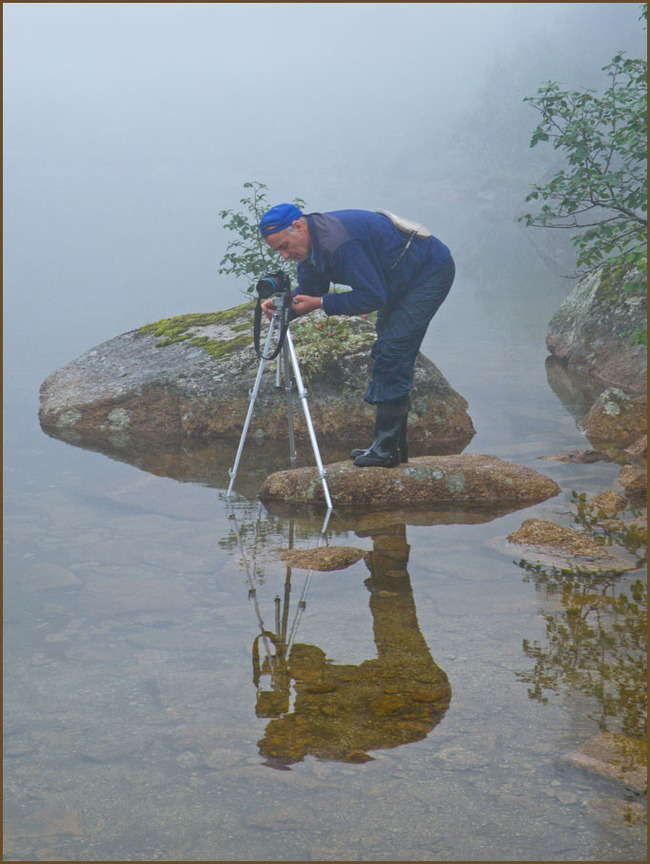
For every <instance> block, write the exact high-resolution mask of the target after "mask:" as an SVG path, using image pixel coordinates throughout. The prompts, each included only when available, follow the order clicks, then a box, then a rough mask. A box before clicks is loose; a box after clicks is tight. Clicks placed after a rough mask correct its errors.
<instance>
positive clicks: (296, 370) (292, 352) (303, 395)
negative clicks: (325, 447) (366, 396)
mask: <svg viewBox="0 0 650 864" xmlns="http://www.w3.org/2000/svg"><path fill="white" fill-rule="evenodd" d="M284 344H285V346H286V347H287V349H288V351H289V356H290V357H291V365H292V366H293V374H294V378H295V380H296V388H297V390H298V396H299V397H300V401H301V402H302V410H303V411H304V414H305V420H306V422H307V429H308V430H309V438H310V439H311V446H312V450H313V451H314V458H315V459H316V465H317V466H318V476H319V477H320V479H321V483H322V484H323V493H324V495H325V502H326V504H327V508H328V510H331V509H332V499H331V498H330V491H329V489H328V487H327V481H326V479H325V468H324V467H323V461H322V459H321V458H320V451H319V449H318V442H317V441H316V433H315V432H314V426H313V424H312V422H311V414H310V413H309V405H308V404H307V391H306V390H305V387H304V384H303V383H302V375H301V374H300V366H299V365H298V358H297V357H296V349H295V348H294V347H293V340H292V339H291V333H290V332H289V331H288V330H287V335H286V339H285V343H284Z"/></svg>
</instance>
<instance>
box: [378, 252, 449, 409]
mask: <svg viewBox="0 0 650 864" xmlns="http://www.w3.org/2000/svg"><path fill="white" fill-rule="evenodd" d="M455 272H456V268H455V265H454V261H453V258H450V259H449V261H447V262H446V263H445V264H443V265H442V266H441V267H440V268H439V269H438V271H437V272H436V274H435V277H434V278H433V280H430V281H428V282H427V283H425V284H420V283H417V282H415V283H413V284H411V285H406V286H405V287H404V290H403V291H402V292H400V293H399V294H395V295H392V296H390V297H389V300H388V302H387V303H386V305H385V306H383V307H382V308H381V309H380V310H379V312H378V313H377V324H376V330H377V339H376V340H375V342H374V344H373V346H372V348H371V351H370V354H371V357H372V359H373V365H372V380H371V383H370V385H369V386H368V389H367V391H366V395H365V396H364V399H365V401H366V402H369V403H370V404H371V405H376V404H377V403H378V402H389V401H391V400H393V399H402V398H404V397H406V396H408V394H409V392H410V390H411V387H412V386H413V369H414V366H415V360H416V358H417V355H418V351H419V350H420V346H421V345H422V340H423V339H424V336H425V333H426V332H427V328H428V326H429V324H430V322H431V319H432V318H433V316H434V315H435V314H436V312H437V311H438V309H439V308H440V306H441V304H442V302H443V300H444V299H445V297H446V296H447V294H449V289H450V288H451V286H452V283H453V281H454V275H455Z"/></svg>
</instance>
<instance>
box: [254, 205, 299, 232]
mask: <svg viewBox="0 0 650 864" xmlns="http://www.w3.org/2000/svg"><path fill="white" fill-rule="evenodd" d="M301 216H302V211H301V210H299V209H298V208H297V207H296V205H295V204H276V205H275V207H271V209H270V210H267V211H266V213H265V214H264V215H263V216H262V218H261V219H260V234H261V235H262V237H268V236H269V234H275V233H276V232H277V231H284V229H285V228H288V227H289V226H290V225H291V223H292V222H295V221H296V219H300V217H301Z"/></svg>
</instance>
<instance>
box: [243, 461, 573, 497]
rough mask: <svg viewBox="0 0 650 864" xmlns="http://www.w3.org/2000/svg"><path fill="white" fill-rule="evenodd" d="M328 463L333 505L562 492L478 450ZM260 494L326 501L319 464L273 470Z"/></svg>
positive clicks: (530, 472)
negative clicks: (388, 462) (366, 464)
mask: <svg viewBox="0 0 650 864" xmlns="http://www.w3.org/2000/svg"><path fill="white" fill-rule="evenodd" d="M325 469H326V480H327V485H328V488H329V491H330V495H331V498H332V502H333V504H334V507H364V508H372V509H373V510H391V509H398V508H404V509H408V508H415V509H417V508H420V509H426V508H449V507H459V508H463V507H467V508H490V507H500V508H504V507H510V508H511V509H518V508H520V507H526V506H530V505H532V504H537V503H539V502H540V501H545V500H546V499H547V498H552V497H554V496H555V495H558V494H559V492H560V488H559V487H558V486H557V484H556V483H555V482H554V481H553V480H551V479H550V478H549V477H546V476H545V475H543V474H539V473H538V472H537V471H533V470H532V469H531V468H526V467H524V466H522V465H516V464H514V463H512V462H505V461H504V460H502V459H498V458H496V457H495V456H485V455H479V454H466V455H455V456H453V455H449V456H421V457H419V458H416V459H411V460H410V461H409V462H407V463H405V464H402V465H399V466H397V467H395V468H357V467H356V466H355V465H353V464H352V462H350V461H347V462H335V463H333V464H331V465H326V466H325ZM259 497H260V498H261V500H262V501H263V502H265V503H267V502H271V503H272V502H274V501H281V502H283V503H285V504H293V505H304V504H322V503H323V502H324V494H323V488H322V483H321V480H320V478H319V474H318V469H316V468H297V469H294V470H289V471H278V472H276V473H275V474H271V475H270V476H269V477H268V478H267V480H266V481H265V483H263V485H262V488H261V490H260V496H259Z"/></svg>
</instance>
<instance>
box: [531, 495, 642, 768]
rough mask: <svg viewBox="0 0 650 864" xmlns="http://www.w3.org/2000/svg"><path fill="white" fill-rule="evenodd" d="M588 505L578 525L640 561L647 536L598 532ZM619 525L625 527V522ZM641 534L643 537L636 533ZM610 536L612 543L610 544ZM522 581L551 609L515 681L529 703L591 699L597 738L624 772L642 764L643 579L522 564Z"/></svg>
mask: <svg viewBox="0 0 650 864" xmlns="http://www.w3.org/2000/svg"><path fill="white" fill-rule="evenodd" d="M592 520H593V513H592V512H591V508H590V506H589V505H588V504H586V503H584V502H581V503H580V504H579V506H578V514H577V517H576V521H577V522H578V523H580V524H581V526H582V527H583V528H586V529H590V531H591V533H592V534H594V533H595V534H596V536H601V537H602V539H603V540H604V541H605V542H607V540H608V535H610V536H609V539H616V541H617V542H618V543H621V544H622V545H624V546H625V547H626V548H627V550H628V551H629V552H631V553H633V554H635V555H636V556H637V558H638V560H639V566H641V565H642V564H643V563H644V560H645V537H641V536H640V532H639V530H638V529H636V528H635V526H634V524H633V523H632V524H631V526H630V527H629V529H628V530H627V531H626V532H623V531H622V530H621V528H620V524H621V523H619V525H617V524H616V523H611V524H610V523H607V522H605V523H604V527H603V526H596V525H595V524H594V523H593V521H592ZM623 524H624V523H623ZM642 533H644V532H642ZM614 534H615V538H614ZM521 566H522V567H524V569H526V570H527V571H528V576H527V577H526V580H527V581H529V580H531V581H533V582H534V584H535V588H536V589H537V590H538V591H540V592H543V594H544V596H545V597H546V599H547V601H549V602H550V603H551V604H552V610H553V611H549V612H547V613H546V614H545V615H544V618H545V622H546V641H545V643H544V644H540V643H538V642H532V643H531V642H529V641H528V640H524V644H523V650H524V654H525V655H526V656H527V657H529V658H530V659H532V660H533V661H534V667H533V669H532V670H531V671H529V672H525V673H519V674H518V678H519V679H520V680H521V681H524V682H525V683H527V684H528V685H529V689H528V694H529V696H530V698H531V699H535V700H538V701H540V702H547V701H548V695H547V694H549V693H552V692H554V693H563V692H567V691H568V692H569V693H571V694H572V695H574V696H575V695H577V694H578V693H580V694H583V695H585V696H587V697H590V698H591V699H592V700H593V703H594V706H595V712H596V716H595V719H596V720H597V722H598V725H599V727H600V729H601V731H602V732H608V733H613V735H614V741H615V742H616V749H617V750H618V754H617V755H618V759H617V762H618V764H619V765H620V767H621V770H622V772H625V771H626V770H630V769H631V768H633V767H634V766H635V765H645V761H646V734H647V653H646V645H647V608H648V595H647V585H646V583H645V580H642V579H638V578H637V579H634V578H633V577H629V576H621V575H620V574H619V573H605V572H603V573H597V574H594V573H589V572H584V571H579V570H575V569H574V570H558V569H556V568H548V567H542V566H539V565H532V564H527V563H525V562H521Z"/></svg>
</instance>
